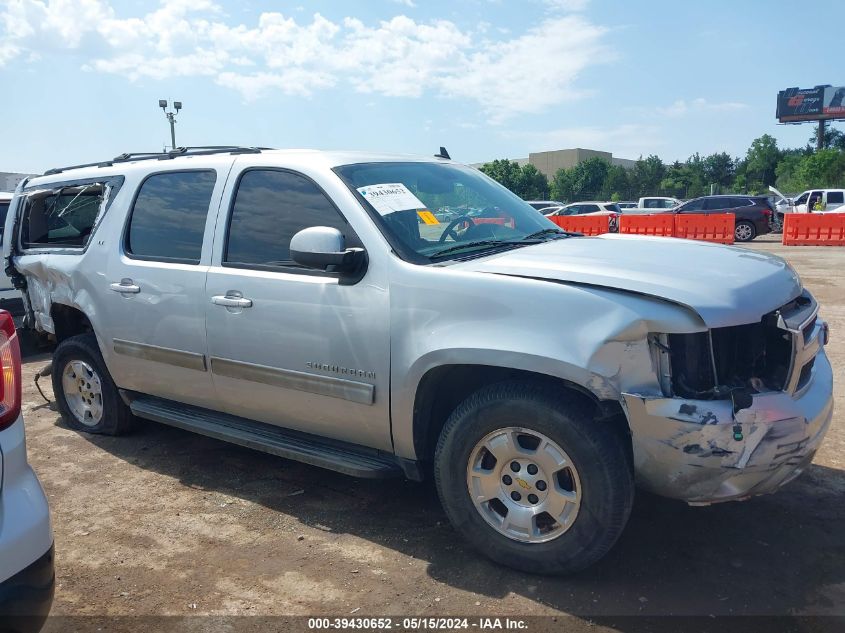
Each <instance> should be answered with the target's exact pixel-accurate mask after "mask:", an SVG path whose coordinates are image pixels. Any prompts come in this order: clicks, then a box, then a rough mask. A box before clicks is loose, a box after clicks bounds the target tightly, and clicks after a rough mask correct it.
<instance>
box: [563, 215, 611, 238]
mask: <svg viewBox="0 0 845 633" xmlns="http://www.w3.org/2000/svg"><path fill="white" fill-rule="evenodd" d="M549 219H550V220H551V221H552V222H554V223H555V224H557V225H558V226H559V227H560V228H562V229H563V230H564V231H570V232H572V233H583V234H584V235H601V234H602V233H610V216H609V215H553V216H551V217H550V218H549Z"/></svg>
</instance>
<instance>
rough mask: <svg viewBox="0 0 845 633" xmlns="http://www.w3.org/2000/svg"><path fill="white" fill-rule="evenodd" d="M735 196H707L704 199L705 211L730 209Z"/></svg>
mask: <svg viewBox="0 0 845 633" xmlns="http://www.w3.org/2000/svg"><path fill="white" fill-rule="evenodd" d="M735 200H736V199H735V198H707V199H706V200H705V201H704V210H705V211H718V210H720V209H731V208H733V207H734V206H736V205H735V204H734V202H735Z"/></svg>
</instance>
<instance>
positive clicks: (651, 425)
mask: <svg viewBox="0 0 845 633" xmlns="http://www.w3.org/2000/svg"><path fill="white" fill-rule="evenodd" d="M812 374H813V375H812V378H811V379H810V381H809V383H808V384H807V386H806V388H805V389H803V390H801V392H800V393H798V394H795V395H790V394H789V393H787V392H785V391H779V392H770V393H760V394H756V395H754V397H753V403H752V405H751V406H750V407H748V408H746V409H740V410H739V411H738V412H736V413H734V410H733V404H732V402H731V401H730V400H689V399H682V398H664V397H650V396H642V395H637V394H624V400H625V407H626V410H627V415H628V422H629V425H630V428H631V435H632V438H633V449H634V464H635V470H636V476H637V483H638V484H639V485H641V486H642V487H643V488H645V489H647V490H650V491H652V492H654V493H656V494H659V495H663V496H666V497H671V498H674V499H681V500H683V501H687V502H688V503H691V504H707V503H714V502H718V501H729V500H733V499H743V498H746V497H749V496H752V495H758V494H765V493H769V492H774V491H775V490H777V489H778V488H779V487H780V486H782V485H784V484H785V483H787V482H789V481H791V480H792V479H794V478H795V477H797V476H798V475H799V474H800V473H801V472H802V470H803V469H804V468H806V467H807V466H808V465H809V464H810V462H811V461H812V459H813V455H814V454H815V452H816V450H817V449H818V446H819V444H820V443H821V441H822V438H823V437H824V435H825V433H826V432H827V429H828V427H829V426H830V421H831V418H832V416H833V372H832V370H831V367H830V362H829V361H828V359H827V357H826V355H825V353H824V349H820V350H819V352H818V356H817V357H816V360H815V364H814V366H813V367H812Z"/></svg>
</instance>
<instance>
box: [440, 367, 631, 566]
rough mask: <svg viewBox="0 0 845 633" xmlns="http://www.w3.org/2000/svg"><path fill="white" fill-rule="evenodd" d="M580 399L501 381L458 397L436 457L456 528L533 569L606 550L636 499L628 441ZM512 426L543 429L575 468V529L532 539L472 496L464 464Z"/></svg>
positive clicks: (497, 555) (588, 560)
mask: <svg viewBox="0 0 845 633" xmlns="http://www.w3.org/2000/svg"><path fill="white" fill-rule="evenodd" d="M580 398H581V397H580V396H578V395H573V394H571V393H567V392H566V391H563V390H560V389H552V388H549V387H547V386H544V385H539V384H534V383H531V382H504V383H498V384H494V385H490V386H488V387H485V388H483V389H481V390H479V391H477V392H476V393H475V394H473V395H472V396H470V397H469V398H468V399H467V400H465V401H464V402H463V403H461V404H460V405H459V406H458V408H457V409H456V410H455V411H454V412H453V413H452V415H451V416H450V417H449V420H448V421H447V423H446V425H445V427H444V428H443V431H442V433H441V436H440V440H439V442H438V445H437V449H436V451H435V462H434V469H435V481H436V484H437V491H438V493H439V495H440V500H441V503H442V504H443V507H444V509H445V511H446V514H447V515H448V517H449V520H450V521H451V523H452V525H453V526H454V527H455V529H456V530H457V531H458V532H460V533H461V534H462V535H463V536H464V537H465V538H466V539H467V540H468V541H469V542H470V543H471V544H472V545H473V546H475V547H476V548H477V549H478V550H480V551H481V552H482V553H484V554H485V555H487V556H488V557H490V558H492V559H493V560H494V561H496V562H499V563H501V564H503V565H507V566H508V567H513V568H515V569H519V570H522V571H526V572H529V573H539V574H568V573H573V572H576V571H578V570H580V569H583V568H585V567H588V566H589V565H591V564H593V563H595V562H596V561H598V560H599V559H600V558H602V557H603V556H604V555H605V554H607V552H608V551H610V548H611V547H613V545H614V543H616V540H617V539H618V538H619V535H620V534H621V533H622V530H623V529H624V527H625V524H626V523H627V521H628V517H629V515H630V513H631V506H632V505H633V500H634V477H633V471H632V465H631V462H630V459H629V457H628V455H629V450H628V449H627V448H626V442H627V441H628V440H627V438H625V437H623V436H622V434H621V433H619V432H618V431H617V430H615V429H614V428H613V427H611V426H610V425H608V424H603V423H601V422H596V421H595V420H594V419H593V416H592V408H591V405H590V404H589V403H588V402H586V401H582V400H581V399H580ZM509 426H519V427H521V428H525V429H530V430H533V431H537V432H540V433H542V434H544V435H546V436H547V437H548V438H549V439H551V440H553V441H554V442H556V443H557V444H558V445H559V446H560V447H561V448H562V449H563V450H564V451H565V452H566V453H567V454H568V455H569V457H570V458H571V461H572V463H573V464H574V466H575V468H576V469H577V472H578V477H579V479H580V487H581V495H582V496H581V505H580V509H579V510H578V514H577V516H576V517H575V519H574V522H573V523H572V525H571V527H569V528H568V529H567V530H566V531H564V532H563V533H562V534H560V535H559V536H557V537H555V538H554V539H552V540H550V541H546V542H540V543H527V542H521V541H519V540H515V539H512V538H510V537H508V536H506V535H504V534H502V533H501V532H500V531H498V530H496V529H494V528H493V527H492V526H491V525H490V524H488V522H487V521H486V520H485V519H484V518H483V517H482V515H481V513H480V511H479V510H478V509H476V507H475V505H474V504H473V501H472V500H471V498H470V494H469V490H468V486H467V467H468V463H469V460H470V458H471V455H472V452H473V449H474V447H475V446H476V444H477V443H478V442H479V441H481V439H483V438H484V437H485V436H486V435H488V434H489V433H492V432H494V431H496V430H498V429H502V428H505V427H509ZM529 472H530V471H529ZM520 485H522V484H520Z"/></svg>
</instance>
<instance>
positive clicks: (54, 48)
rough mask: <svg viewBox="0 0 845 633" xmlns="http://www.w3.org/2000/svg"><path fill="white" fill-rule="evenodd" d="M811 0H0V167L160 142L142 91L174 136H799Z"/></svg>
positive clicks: (464, 141) (582, 143)
mask: <svg viewBox="0 0 845 633" xmlns="http://www.w3.org/2000/svg"><path fill="white" fill-rule="evenodd" d="M799 6H800V9H801V10H802V13H801V15H803V16H804V17H801V15H799V14H798V9H797V7H799ZM819 15H823V16H824V19H823V24H842V23H843V22H845V2H831V1H826V2H823V1H818V2H814V1H806V2H802V3H800V5H796V3H795V2H794V0H791V1H789V2H786V1H779V0H775V1H762V0H760V1H744V2H740V1H737V0H733V1H721V0H716V1H711V2H699V3H693V2H677V0H676V1H674V2H670V1H651V2H644V1H643V2H630V1H626V2H622V1H612V0H523V1H522V2H514V1H509V0H451V1H440V0H435V1H426V0H368V1H367V2H357V3H353V2H341V1H337V0H319V1H314V2H306V1H305V0H294V1H293V2H285V1H280V0H277V1H275V2H270V1H260V0H246V1H234V0H167V1H166V2H161V3H159V2H156V1H154V0H149V1H146V2H141V1H137V0H123V1H120V0H61V1H52V2H47V1H45V0H0V77H2V85H3V93H4V95H5V97H6V98H5V99H3V101H2V105H0V117H2V121H3V122H4V126H3V136H2V138H3V142H2V149H0V170H2V171H23V172H39V171H43V170H44V169H47V168H50V167H53V166H56V165H60V164H68V163H75V162H86V161H95V160H100V159H103V158H107V157H111V156H114V155H116V154H119V153H121V152H124V151H142V150H157V149H161V147H162V146H163V145H164V144H169V128H168V126H167V122H166V120H165V118H164V115H163V114H162V112H161V110H159V109H158V108H157V102H158V99H160V98H170V99H180V100H181V101H182V102H183V103H184V109H183V111H182V113H181V114H180V115H179V117H178V123H177V144H179V145H211V144H242V145H265V146H272V147H315V148H326V149H328V148H343V149H364V150H383V151H395V152H402V153H422V154H430V153H433V152H434V151H436V149H437V147H438V146H440V145H445V146H446V147H447V148H448V149H449V151H450V153H451V154H452V156H453V158H456V159H458V160H461V161H464V162H478V161H483V160H489V159H493V158H503V157H508V158H518V157H523V156H526V155H527V154H528V153H529V152H531V151H541V150H549V149H560V148H567V147H589V148H593V149H600V150H606V151H611V152H613V154H614V155H616V156H620V157H623V158H637V157H638V156H640V155H648V154H652V153H655V154H658V155H659V156H661V157H662V158H663V159H664V160H666V161H671V160H675V159H685V158H686V157H687V156H689V155H690V154H691V153H693V152H696V151H698V152H700V153H702V154H707V153H711V152H714V151H727V152H730V153H731V154H733V155H740V154H744V152H745V150H746V149H747V147H748V145H749V143H750V142H751V140H752V139H754V138H755V137H757V136H760V135H761V134H764V133H769V134H772V135H774V136H775V137H776V138H777V139H778V141H779V143H780V145H781V146H798V145H804V144H805V143H806V141H807V139H808V138H809V136H810V134H811V133H812V128H811V126H810V125H803V126H779V125H777V123H776V121H775V119H774V111H775V97H776V94H777V91H778V90H779V89H783V88H787V87H790V86H801V87H812V86H814V85H816V84H820V83H830V84H834V85H845V75H843V74H842V70H843V68H845V66H843V63H842V58H843V57H842V56H843V52H842V48H841V43H840V42H837V41H835V38H834V39H831V38H830V37H825V36H819V37H815V36H810V31H811V28H810V27H809V26H808V25H812V24H816V22H815V20H816V18H817V16H819ZM837 71H838V72H837Z"/></svg>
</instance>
